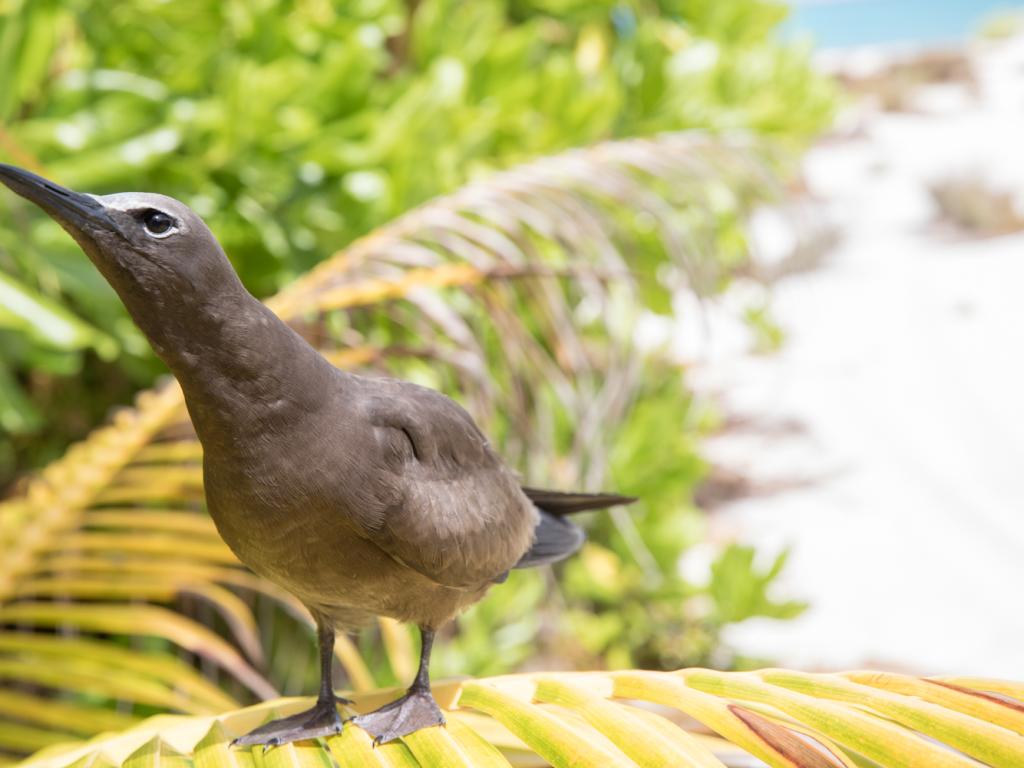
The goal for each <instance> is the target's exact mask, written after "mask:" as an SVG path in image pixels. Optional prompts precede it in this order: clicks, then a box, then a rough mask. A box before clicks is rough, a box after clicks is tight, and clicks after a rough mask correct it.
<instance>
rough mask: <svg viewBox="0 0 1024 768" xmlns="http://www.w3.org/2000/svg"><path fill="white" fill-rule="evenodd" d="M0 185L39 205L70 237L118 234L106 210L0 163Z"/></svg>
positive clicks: (38, 177)
mask: <svg viewBox="0 0 1024 768" xmlns="http://www.w3.org/2000/svg"><path fill="white" fill-rule="evenodd" d="M0 182H3V183H4V184H6V185H7V186H8V187H10V188H11V190H12V191H13V192H15V193H17V194H19V195H21V196H22V197H24V198H25V199H26V200H30V201H32V202H33V203H35V204H36V205H38V206H39V207H40V208H42V209H43V210H44V211H46V212H47V213H48V214H49V215H50V216H51V217H53V218H54V219H56V220H57V221H58V222H59V223H60V224H61V226H63V227H64V228H65V229H66V230H68V231H69V232H70V233H71V234H72V235H85V234H87V232H88V231H89V230H95V229H107V230H114V231H116V230H117V226H116V225H115V224H114V221H113V220H112V219H111V218H110V215H109V214H108V213H107V210H106V208H104V207H103V204H102V203H101V202H99V201H98V200H97V199H96V198H94V197H91V196H89V195H83V194H81V193H80V192H73V191H71V190H70V189H66V188H65V187H62V186H60V185H58V184H54V183H53V182H52V181H47V180H46V179H44V178H43V177H42V176H36V175H35V174H34V173H30V172H29V171H26V170H23V169H21V168H18V167H17V166H13V165H6V164H4V163H0ZM76 239H77V238H76Z"/></svg>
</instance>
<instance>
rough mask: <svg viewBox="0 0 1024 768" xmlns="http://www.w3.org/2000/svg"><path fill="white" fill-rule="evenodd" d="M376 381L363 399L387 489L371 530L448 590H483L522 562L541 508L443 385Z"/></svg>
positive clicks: (366, 531)
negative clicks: (439, 388)
mask: <svg viewBox="0 0 1024 768" xmlns="http://www.w3.org/2000/svg"><path fill="white" fill-rule="evenodd" d="M370 381H372V389H370V391H369V393H368V395H367V396H366V397H363V398H361V400H362V402H363V408H365V411H364V416H365V418H366V419H367V421H368V423H369V425H370V426H371V428H372V430H373V435H374V441H373V447H374V448H375V449H376V450H377V451H378V456H377V457H376V459H377V460H376V461H375V462H374V464H375V466H377V467H379V468H381V471H380V473H379V475H378V477H377V478H375V485H376V486H377V487H378V488H380V489H382V494H381V496H380V498H379V502H380V503H379V504H378V505H377V509H376V514H373V515H367V516H364V517H363V518H361V520H360V522H361V527H362V530H361V533H362V535H364V536H365V537H366V538H368V539H370V540H371V541H372V542H373V543H374V544H376V545H377V546H378V547H380V548H381V549H383V550H384V551H385V552H387V553H388V554H389V555H391V557H393V558H394V559H396V560H398V561H399V562H401V563H403V564H404V565H406V566H408V567H409V568H412V569H414V570H416V571H418V572H419V573H421V574H423V575H424V576H426V577H428V578H430V579H432V580H433V581H435V582H437V583H439V584H443V585H445V586H451V587H466V588H472V587H478V586H480V585H482V584H484V583H486V582H488V581H491V580H493V579H494V578H495V577H497V576H498V575H499V574H501V573H503V572H505V571H507V570H508V569H509V568H511V567H512V566H513V565H515V564H516V562H517V561H518V560H519V558H520V557H521V556H522V555H523V553H524V552H526V551H527V550H528V549H529V547H530V544H531V543H532V541H533V535H534V528H535V527H536V525H537V520H538V512H537V510H536V508H535V507H534V506H533V504H532V503H531V502H530V500H529V499H528V498H527V497H526V495H525V494H524V493H523V492H522V490H521V489H520V488H519V483H518V481H517V478H516V477H515V475H514V474H513V473H512V472H511V471H510V470H509V468H508V467H507V466H506V465H505V463H504V462H503V461H502V460H501V458H500V457H498V456H497V455H496V454H495V453H494V451H493V450H492V449H491V447H490V445H489V444H488V443H487V440H486V438H485V437H484V436H483V434H481V432H480V430H479V429H478V428H477V426H476V424H475V423H474V422H473V419H472V417H471V416H470V415H469V414H468V413H466V411H465V410H464V409H463V408H462V407H461V406H459V405H458V404H457V403H455V402H454V401H453V400H451V399H449V398H448V397H445V396H444V395H442V394H441V393H439V392H435V391H434V390H431V389H427V388H425V387H420V386H417V385H414V384H409V383H407V382H400V381H396V380H393V379H387V380H370Z"/></svg>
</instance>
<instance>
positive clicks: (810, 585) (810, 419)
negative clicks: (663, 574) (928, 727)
mask: <svg viewBox="0 0 1024 768" xmlns="http://www.w3.org/2000/svg"><path fill="white" fill-rule="evenodd" d="M976 61H977V75H978V78H979V85H980V88H979V91H978V96H977V97H974V96H971V95H969V94H968V93H967V92H966V91H965V90H963V89H960V88H959V87H956V86H942V87H933V88H931V89H930V90H928V91H924V92H922V93H921V94H920V99H919V101H918V103H919V105H920V107H921V109H922V110H923V113H920V114H906V113H905V114H877V113H876V114H872V115H870V116H869V117H868V118H867V119H866V120H865V121H864V124H863V126H862V128H863V131H862V135H861V136H859V137H857V138H849V139H843V140H834V139H833V140H831V141H829V142H825V143H823V144H822V145H821V146H820V147H818V148H817V149H815V150H814V151H813V152H812V153H811V154H810V156H809V157H808V159H807V163H806V173H807V177H808V180H809V183H810V186H811V188H812V191H813V193H814V194H815V195H817V196H819V197H820V198H822V199H823V200H824V201H825V207H826V210H827V213H828V215H829V216H831V217H832V218H833V219H834V220H835V221H836V222H837V223H838V224H839V226H840V228H841V231H842V236H843V240H842V242H841V243H840V244H839V245H838V246H837V247H836V248H835V249H834V250H832V251H831V252H830V253H829V254H828V256H827V257H826V262H825V264H824V265H822V266H821V267H820V268H819V269H817V270H815V271H812V272H808V273H804V274H801V275H796V276H792V277H789V278H786V279H784V280H782V281H781V282H779V283H778V284H777V285H776V287H775V289H774V299H773V309H774V313H775V316H776V318H777V320H778V321H779V322H780V323H781V325H782V326H783V327H784V328H785V330H786V333H787V343H786V345H785V347H784V348H783V349H782V351H781V352H779V353H777V354H775V355H773V356H768V357H758V356H754V355H751V354H749V353H747V352H745V351H744V350H743V348H742V346H743V345H740V344H738V343H737V341H736V340H737V338H740V337H739V335H738V334H737V332H736V327H735V322H734V321H732V320H730V319H728V318H729V316H730V313H729V312H728V311H723V310H721V309H720V308H719V309H712V310H711V311H710V313H709V321H710V329H711V330H710V336H709V337H708V339H706V340H704V342H703V343H702V344H701V346H700V349H699V350H698V351H696V352H695V351H694V348H693V346H692V345H688V354H689V355H690V356H691V359H692V358H693V355H696V356H697V358H696V359H697V360H698V365H697V367H696V371H695V380H696V381H697V383H698V386H699V387H700V389H701V391H703V392H705V393H707V394H708V395H709V396H716V397H720V398H721V399H722V400H723V402H724V403H725V406H726V411H727V412H729V413H732V414H735V415H737V416H741V417H746V418H750V419H752V424H751V427H750V428H749V429H741V430H736V431H732V432H727V433H726V434H724V435H722V436H720V437H717V438H715V439H714V440H712V441H711V443H710V444H709V445H708V450H709V452H710V454H711V456H712V457H713V458H714V459H716V460H717V461H718V462H720V463H721V464H723V465H724V466H726V467H728V468H730V469H733V470H738V471H742V472H744V473H746V474H748V475H749V476H751V477H753V478H754V479H755V480H762V481H766V482H769V483H771V482H773V481H776V480H779V481H783V482H789V481H799V480H808V481H813V482H810V484H809V485H805V486H802V487H798V488H795V489H793V490H789V491H785V492H780V493H773V494H767V495H755V496H753V497H749V498H745V499H742V500H740V501H736V502H733V503H731V504H729V505H728V506H726V507H725V508H723V509H722V510H721V511H719V512H718V513H716V514H715V516H714V517H713V520H712V528H713V533H714V535H715V537H716V538H719V539H724V538H730V537H736V538H739V539H742V540H745V541H750V542H754V543H756V544H758V545H759V546H760V547H761V548H762V549H763V550H766V551H767V552H772V551H777V550H778V549H779V548H782V547H784V546H789V547H790V548H791V549H792V557H791V562H790V567H789V568H788V569H787V572H786V573H785V577H784V578H783V579H782V582H781V584H780V587H781V589H780V593H781V594H785V595H787V596H795V597H802V598H805V599H807V600H809V601H810V602H811V604H812V608H811V610H809V611H808V612H807V614H806V615H805V616H804V617H802V618H801V619H798V620H796V621H792V622H773V621H761V620H755V621H750V622H747V623H745V624H743V625H740V626H738V627H736V628H735V629H734V630H733V631H731V632H730V633H729V637H728V639H729V641H730V642H732V643H733V645H734V646H735V647H737V648H739V649H740V650H742V651H745V652H747V653H750V654H763V655H767V656H770V657H772V658H774V659H776V660H777V661H779V662H780V663H782V664H786V665H791V666H800V667H812V668H816V667H829V668H839V667H856V666H863V665H872V666H885V667H897V668H902V669H910V670H916V671H921V672H924V673H933V674H938V673H951V672H959V673H970V674H981V675H998V676H1002V677H1015V678H1018V679H1024V235H1020V234H1018V235H1013V236H1004V237H998V238H990V239H967V238H955V237H950V236H949V234H948V233H942V232H941V231H939V230H938V229H937V228H936V226H935V212H934V210H933V205H932V202H931V199H930V196H929V194H928V189H927V185H928V183H929V182H930V181H932V180H935V179H938V178H942V177H945V176H948V175H951V174H954V173H959V172H963V171H971V172H976V173H978V174H979V175H981V176H982V177H983V178H986V179H989V180H991V181H992V182H993V183H996V184H1000V185H1003V186H1006V187H1008V188H1012V189H1015V190H1018V191H1024V41H1020V40H1018V41H1013V42H1010V43H1004V44H1002V45H1000V46H999V47H998V48H996V49H987V50H979V51H978V52H977V55H976ZM767 230H768V231H769V233H770V231H771V227H770V226H769V227H768V228H767ZM729 301H730V300H729V299H728V298H727V299H726V300H725V302H724V303H726V304H727V303H728V302H729ZM683 321H684V322H685V321H686V318H683ZM689 321H690V327H693V325H694V324H693V318H692V316H691V317H690V318H689ZM794 423H795V424H797V425H799V426H800V427H801V429H798V430H793V429H789V430H786V429H781V430H780V429H771V425H773V424H775V425H779V424H781V425H783V426H785V425H790V426H792V425H793V424H794ZM760 427H765V428H760Z"/></svg>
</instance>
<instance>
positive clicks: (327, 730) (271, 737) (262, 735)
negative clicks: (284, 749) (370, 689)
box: [231, 696, 349, 747]
mask: <svg viewBox="0 0 1024 768" xmlns="http://www.w3.org/2000/svg"><path fill="white" fill-rule="evenodd" d="M335 698H336V699H337V700H338V701H339V702H344V703H349V702H348V700H347V699H343V698H341V697H340V696H336V697H335ZM341 725H342V722H341V717H340V716H339V715H338V709H337V707H336V706H335V703H334V702H333V701H319V700H318V701H317V703H316V704H315V705H314V706H313V708H312V709H307V710H306V711H305V712H299V713H298V714H297V715H292V716H291V717H282V718H281V719H280V720H271V721H270V722H269V723H267V724H266V725H261V726H260V727H259V728H256V729H255V730H253V731H250V732H249V733H247V734H245V736H239V737H238V738H237V739H235V740H234V741H233V742H231V744H232V746H239V747H246V746H251V745H253V744H266V745H267V746H268V747H276V746H278V745H279V744H287V743H289V742H291V741H302V740H303V739H317V738H320V737H322V736H333V735H334V734H336V733H341Z"/></svg>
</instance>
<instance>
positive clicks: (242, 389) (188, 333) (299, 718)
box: [0, 164, 635, 747]
mask: <svg viewBox="0 0 1024 768" xmlns="http://www.w3.org/2000/svg"><path fill="white" fill-rule="evenodd" d="M0 181H2V182H3V183H4V184H5V185H6V186H7V187H9V188H10V189H11V190H12V191H13V192H15V193H16V194H18V195H20V196H21V197H23V198H25V199H27V200H29V201H31V202H33V203H35V204H36V205H38V206H39V207H40V208H42V209H43V211H45V212H46V213H47V214H48V215H49V216H50V217H52V218H53V219H55V220H56V221H57V222H58V223H59V224H60V225H61V226H62V227H63V228H64V229H65V230H66V231H67V232H68V233H69V234H70V235H71V236H72V237H73V238H74V239H75V241H76V242H77V243H78V244H79V246H80V247H81V248H82V250H83V251H84V252H85V253H86V255H87V256H88V257H89V259H90V260H91V261H92V263H93V264H94V265H95V266H96V268H97V269H98V270H99V272H100V273H101V274H102V275H103V277H104V278H105V279H106V280H107V282H109V283H110V285H111V286H112V287H113V289H114V291H115V292H116V293H117V294H118V296H119V297H120V299H121V301H122V302H123V303H124V305H125V307H126V308H127V310H128V312H129V314H130V315H131V316H132V318H133V320H134V321H135V323H136V324H137V325H138V327H139V328H140V329H141V330H142V332H143V333H144V334H145V336H146V337H147V339H148V341H149V343H150V345H151V346H152V348H153V350H154V351H155V353H156V354H157V356H158V357H160V358H161V359H162V360H163V361H164V362H165V363H166V365H167V366H168V368H169V369H170V370H171V372H172V373H173V374H174V376H175V377H176V378H177V379H178V381H179V382H180V384H181V388H182V391H183V393H184V397H185V403H186V407H187V408H188V412H189V416H190V417H191V419H192V422H193V425H194V427H195V431H196V434H197V436H198V438H199V441H200V442H201V443H202V446H203V482H204V487H205V494H206V501H207V508H208V510H209V513H210V515H211V517H212V518H213V521H214V524H215V525H216V527H217V530H218V532H219V534H220V536H221V537H222V538H223V539H224V541H225V542H226V543H227V545H228V546H229V547H230V548H231V550H232V551H233V552H234V553H235V555H237V557H238V558H239V560H241V562H242V563H244V564H245V565H247V566H248V567H249V568H251V569H252V570H253V571H254V572H256V573H257V574H259V575H261V576H263V577H265V578H267V579H269V580H271V581H272V582H274V583H276V584H278V585H280V586H281V587H283V588H284V589H286V590H287V591H289V592H291V593H292V594H293V595H295V596H296V597H297V598H298V599H299V600H300V601H301V602H302V603H303V604H304V605H305V606H306V608H307V609H308V610H309V612H310V614H311V615H312V617H313V619H314V621H315V624H316V630H317V642H318V644H319V661H320V687H319V691H318V695H317V698H316V702H315V704H314V705H313V707H312V708H310V709H309V710H306V711H303V712H300V713H298V714H295V715H292V716H290V717H285V718H281V719H278V720H273V721H271V722H269V723H267V724H264V725H262V726H260V727H258V728H256V729H255V730H253V731H252V732H250V733H248V734H245V735H243V736H241V737H239V738H238V739H236V740H235V742H234V743H235V744H236V745H239V746H251V745H257V744H260V745H265V746H266V747H272V746H276V745H280V744H284V743H288V742H292V741H298V740H303V739H312V738H318V737H323V736H328V735H331V734H335V733H339V732H340V731H341V729H342V727H343V725H344V722H349V721H343V720H342V718H341V716H340V715H339V713H338V707H337V704H338V702H339V701H340V702H342V703H346V704H351V703H352V702H349V701H348V700H345V699H339V698H338V697H336V696H335V694H334V690H333V684H332V660H333V649H334V641H335V633H336V632H339V631H341V632H348V631H353V630H354V629H357V628H359V627H361V626H363V625H365V624H366V623H367V622H369V621H371V620H372V619H373V618H374V617H378V616H387V617H391V618H393V619H397V620H398V621H400V622H406V623H412V624H415V625H417V626H418V627H419V631H420V638H421V644H420V645H421V647H420V659H419V666H418V669H417V672H416V675H415V678H414V679H413V681H412V683H411V685H410V686H409V688H408V690H407V691H406V692H405V693H404V694H403V695H402V696H401V697H400V698H398V699H397V700H395V701H392V702H390V703H389V704H386V705H384V706H382V707H380V708H379V709H377V710H375V711H372V712H368V713H365V714H359V715H356V716H355V717H353V718H351V722H353V723H355V724H356V725H358V726H359V727H361V728H363V729H364V730H365V731H366V732H368V733H369V734H370V735H371V736H372V737H373V738H374V741H375V742H376V743H384V742H389V741H392V740H395V739H398V738H401V737H403V736H407V735H409V734H411V733H413V732H415V731H417V730H419V729H421V728H426V727H430V726H435V725H443V724H444V722H445V719H444V715H443V713H442V712H441V710H440V708H439V707H438V705H437V702H436V701H435V700H434V697H433V694H432V693H431V688H430V672H429V665H430V654H431V648H432V646H433V641H434V635H435V633H436V632H437V631H438V629H440V628H441V627H442V626H444V625H445V624H446V623H447V622H449V621H451V620H452V619H453V618H454V617H455V616H456V615H458V614H459V612H461V611H462V610H464V609H465V608H467V607H469V606H470V605H472V604H473V603H475V602H477V601H478V600H480V599H481V598H482V597H483V596H484V594H485V593H486V592H487V591H488V589H489V588H490V587H491V586H492V585H494V584H496V583H500V582H502V581H504V580H505V579H506V578H507V576H508V574H509V572H510V570H512V569H515V568H529V567H535V566H541V565H545V564H549V563H554V562H557V561H560V560H562V559H564V558H566V557H568V556H570V555H571V554H573V553H574V552H576V551H577V550H578V549H579V548H580V547H581V545H582V544H583V542H584V538H585V536H584V532H583V530H582V529H581V528H579V527H578V526H576V525H575V524H573V523H571V522H570V521H568V520H567V519H566V517H565V516H566V515H568V514H571V513H574V512H580V511H584V510H593V509H604V508H607V507H612V506H616V505H620V504H629V503H632V502H633V501H635V499H634V498H632V497H628V496H623V495H619V494H611V493H596V494H590V493H572V492H559V491H550V490H542V489H537V488H531V487H528V486H523V485H522V484H521V482H520V479H519V477H518V475H517V474H516V473H515V472H514V471H513V470H512V468H510V467H509V465H508V464H506V462H505V461H504V460H503V459H502V458H501V457H500V456H499V455H498V453H497V452H496V451H495V449H494V448H493V447H492V446H491V444H490V443H489V442H488V440H487V438H486V437H485V436H484V435H483V433H482V432H481V430H480V429H479V428H478V426H477V425H476V423H475V422H474V420H473V418H472V417H471V416H470V415H469V413H468V412H467V411H466V410H464V409H463V408H462V407H461V406H460V405H459V404H458V403H456V402H455V401H454V400H452V399H451V398H449V397H447V396H445V395H444V394H442V393H440V392H437V391H435V390H433V389H429V388H427V387H423V386H420V385H417V384H413V383H410V382H407V381H402V380H399V379H393V378H385V377H380V376H363V375H358V374H355V373H351V372H347V371H342V370H341V369H339V368H336V367H335V366H333V365H331V364H330V363H329V362H328V361H327V359H326V358H324V357H323V356H322V355H321V354H320V353H319V352H318V351H317V350H316V349H315V348H314V347H312V346H311V345H310V344H309V343H307V341H306V340H305V339H304V338H303V337H302V336H301V335H299V334H298V333H297V332H296V331H295V330H294V329H292V328H291V327H290V326H289V325H288V324H287V323H285V322H284V321H282V320H281V319H280V318H279V317H278V316H277V315H276V314H274V312H272V311H271V310H270V309H269V308H268V307H267V306H266V305H265V304H263V303H262V302H261V301H259V300H258V299H256V298H255V297H254V296H253V295H252V294H250V293H249V292H248V291H247V290H246V288H245V287H244V286H243V284H242V282H241V279H240V278H239V276H238V274H237V273H236V272H235V270H234V268H233V267H232V265H231V263H230V261H229V260H228V258H227V256H226V254H225V252H224V250H223V249H222V247H221V246H220V244H219V243H218V241H217V239H216V237H215V236H214V235H213V233H212V232H211V230H210V228H209V227H208V226H207V225H206V223H205V222H204V221H203V220H202V219H201V218H200V217H199V215H198V214H196V213H195V212H194V211H193V210H191V209H190V208H189V207H188V206H186V205H185V204H184V203H182V202H180V201H178V200H176V199H174V198H171V197H167V196H165V195H160V194H155V193H142V192H128V193H118V194H110V195H102V196H101V195H91V194H85V193H80V192H75V191H73V190H70V189H67V188H65V187H62V186H60V185H58V184H55V183H53V182H51V181H48V180H47V179H45V178H43V177H41V176H38V175H36V174H34V173H32V172H30V171H27V170H24V169H22V168H18V167H17V166H13V165H6V164H0Z"/></svg>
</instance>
